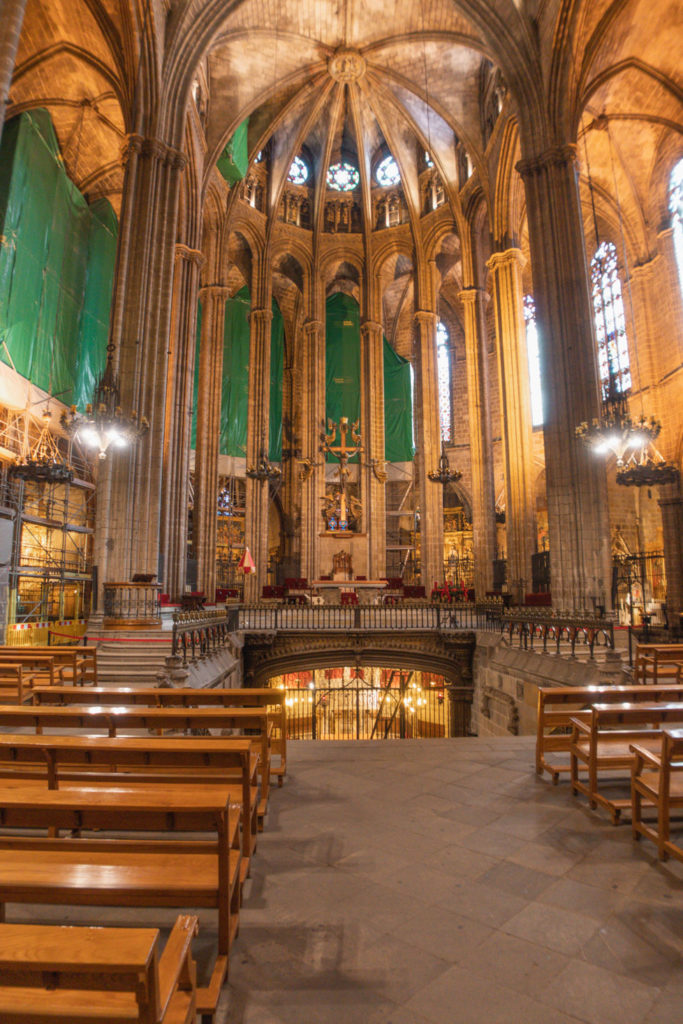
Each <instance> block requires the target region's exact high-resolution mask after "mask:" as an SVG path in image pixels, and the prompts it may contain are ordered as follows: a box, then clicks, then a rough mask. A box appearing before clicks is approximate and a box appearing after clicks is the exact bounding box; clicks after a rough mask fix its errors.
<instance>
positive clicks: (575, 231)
mask: <svg viewBox="0 0 683 1024" xmlns="http://www.w3.org/2000/svg"><path fill="white" fill-rule="evenodd" d="M517 169H518V170H519V172H520V174H521V175H522V178H523V180H524V188H525V194H526V203H527V216H528V222H529V247H530V250H531V266H532V271H533V281H534V301H535V303H536V315H537V323H538V334H539V350H540V361H541V379H542V381H543V391H544V412H545V422H544V427H543V429H544V441H545V458H546V485H547V495H548V530H549V536H550V571H551V581H552V582H551V591H552V601H553V607H554V608H556V609H557V610H559V611H564V612H570V613H571V612H582V611H584V610H588V611H592V609H593V600H595V603H597V604H602V605H608V603H609V599H610V598H609V594H610V586H609V580H610V571H611V569H610V565H611V563H610V544H609V528H608V515H607V487H606V479H605V463H604V460H603V459H600V458H596V456H595V455H594V454H593V453H592V452H591V451H590V450H589V449H588V448H587V447H586V446H585V445H584V444H582V443H581V442H580V441H579V440H577V438H576V436H575V429H576V427H577V425H578V424H579V423H582V422H583V421H584V420H585V421H588V422H590V421H591V420H592V419H593V418H594V417H596V416H598V414H599V412H600V398H599V383H598V369H597V352H596V346H595V338H594V330H593V313H592V308H591V301H590V291H589V286H588V275H587V269H586V252H585V245H584V234H583V221H582V218H581V208H580V202H579V193H578V183H577V169H576V154H575V149H574V147H573V146H557V147H553V148H551V149H549V150H547V151H546V152H544V153H541V154H539V155H538V156H535V157H534V158H533V159H524V160H522V161H521V162H520V163H519V164H518V165H517Z"/></svg>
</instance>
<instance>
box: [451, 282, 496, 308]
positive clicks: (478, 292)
mask: <svg viewBox="0 0 683 1024" xmlns="http://www.w3.org/2000/svg"><path fill="white" fill-rule="evenodd" d="M458 298H459V299H460V301H461V302H462V304H463V305H465V304H466V303H471V304H472V305H474V303H475V302H476V301H477V299H478V300H479V301H480V302H488V301H489V299H490V295H489V293H488V292H487V291H486V290H485V289H484V288H477V287H476V286H475V285H470V286H468V287H467V288H463V289H462V291H460V292H458Z"/></svg>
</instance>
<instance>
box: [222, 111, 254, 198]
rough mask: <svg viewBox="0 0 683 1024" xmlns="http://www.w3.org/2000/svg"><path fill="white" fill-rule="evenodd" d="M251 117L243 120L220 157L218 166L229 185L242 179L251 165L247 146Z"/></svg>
mask: <svg viewBox="0 0 683 1024" xmlns="http://www.w3.org/2000/svg"><path fill="white" fill-rule="evenodd" d="M248 128H249V118H247V119H246V121H242V124H241V125H240V126H239V127H238V128H237V130H236V131H235V134H234V135H233V137H232V138H231V139H230V141H229V142H228V144H227V146H226V147H225V149H224V150H223V152H222V153H221V155H220V156H219V158H218V162H217V164H216V166H217V167H218V170H219V171H220V173H221V174H222V175H223V177H224V178H225V180H226V181H227V183H228V184H229V185H234V184H235V182H236V181H241V180H242V178H243V177H244V175H245V174H246V173H247V168H248V166H249V149H248V146H247V129H248Z"/></svg>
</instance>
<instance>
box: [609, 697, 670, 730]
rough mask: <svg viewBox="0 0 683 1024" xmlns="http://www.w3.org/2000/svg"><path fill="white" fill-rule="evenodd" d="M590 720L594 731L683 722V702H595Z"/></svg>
mask: <svg viewBox="0 0 683 1024" xmlns="http://www.w3.org/2000/svg"><path fill="white" fill-rule="evenodd" d="M590 720H591V732H592V733H599V732H601V731H606V730H613V729H634V728H638V727H645V726H661V725H662V724H663V723H665V722H683V703H666V702H660V703H658V704H643V703H639V704H594V705H593V707H592V708H591V718H590Z"/></svg>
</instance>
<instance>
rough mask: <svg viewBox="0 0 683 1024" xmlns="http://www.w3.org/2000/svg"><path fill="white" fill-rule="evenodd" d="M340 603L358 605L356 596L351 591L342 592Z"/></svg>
mask: <svg viewBox="0 0 683 1024" xmlns="http://www.w3.org/2000/svg"><path fill="white" fill-rule="evenodd" d="M341 603H342V604H343V605H354V604H358V594H356V593H355V591H353V590H342V595H341Z"/></svg>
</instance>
